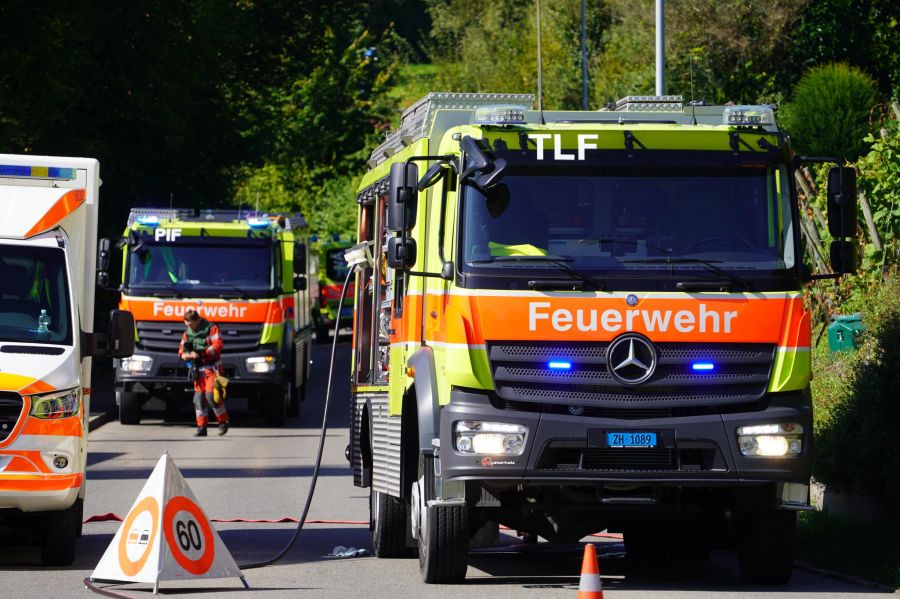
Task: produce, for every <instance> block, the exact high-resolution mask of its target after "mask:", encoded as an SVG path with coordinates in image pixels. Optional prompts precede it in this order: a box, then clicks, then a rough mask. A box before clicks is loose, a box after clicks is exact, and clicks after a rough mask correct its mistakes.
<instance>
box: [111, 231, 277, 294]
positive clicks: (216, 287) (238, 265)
mask: <svg viewBox="0 0 900 599" xmlns="http://www.w3.org/2000/svg"><path fill="white" fill-rule="evenodd" d="M273 283H274V273H273V272H272V245H271V243H269V242H266V243H264V244H262V243H250V241H249V240H241V242H240V245H238V244H235V243H232V244H225V243H215V242H204V243H195V244H189V243H184V244H174V243H165V244H156V243H152V242H149V243H148V242H146V241H145V242H144V244H143V245H142V246H141V247H140V248H139V249H138V250H137V251H131V252H129V255H128V286H129V287H130V288H131V289H152V290H159V289H168V290H169V291H172V292H177V293H196V292H198V291H202V292H211V293H214V294H216V295H218V294H220V293H223V292H226V293H242V294H248V295H249V294H255V295H258V294H261V293H265V292H267V291H269V290H271V289H272V286H273Z"/></svg>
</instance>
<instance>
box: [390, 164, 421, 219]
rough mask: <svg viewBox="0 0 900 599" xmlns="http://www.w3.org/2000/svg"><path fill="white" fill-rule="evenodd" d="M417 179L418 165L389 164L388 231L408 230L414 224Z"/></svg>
mask: <svg viewBox="0 0 900 599" xmlns="http://www.w3.org/2000/svg"><path fill="white" fill-rule="evenodd" d="M418 181H419V167H417V166H416V165H415V164H406V163H404V162H397V163H394V164H392V165H391V179H390V185H389V187H388V208H387V229H388V230H389V231H394V232H397V231H409V230H411V229H412V228H413V227H414V226H415V224H416V205H417V203H418V198H417V197H416V188H417V184H418Z"/></svg>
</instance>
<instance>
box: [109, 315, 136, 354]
mask: <svg viewBox="0 0 900 599" xmlns="http://www.w3.org/2000/svg"><path fill="white" fill-rule="evenodd" d="M107 334H108V338H109V355H110V356H111V357H113V358H127V357H129V356H130V355H131V354H133V353H134V316H132V315H131V312H128V311H126V310H113V311H112V312H110V313H109V333H107Z"/></svg>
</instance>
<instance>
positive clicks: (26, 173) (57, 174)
mask: <svg viewBox="0 0 900 599" xmlns="http://www.w3.org/2000/svg"><path fill="white" fill-rule="evenodd" d="M0 177H37V178H41V179H74V178H75V169H74V168H61V167H58V166H19V165H15V164H0Z"/></svg>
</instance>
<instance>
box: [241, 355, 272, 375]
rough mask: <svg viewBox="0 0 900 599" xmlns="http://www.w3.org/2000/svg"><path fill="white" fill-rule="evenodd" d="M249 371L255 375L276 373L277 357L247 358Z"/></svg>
mask: <svg viewBox="0 0 900 599" xmlns="http://www.w3.org/2000/svg"><path fill="white" fill-rule="evenodd" d="M246 364H247V370H248V371H250V372H252V373H255V374H268V373H270V372H275V366H276V364H275V356H255V357H253V358H247V361H246Z"/></svg>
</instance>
